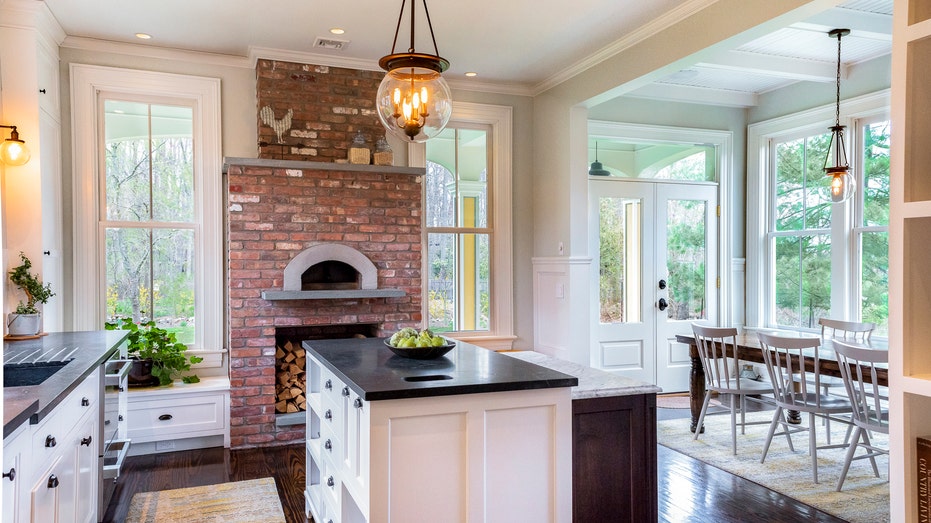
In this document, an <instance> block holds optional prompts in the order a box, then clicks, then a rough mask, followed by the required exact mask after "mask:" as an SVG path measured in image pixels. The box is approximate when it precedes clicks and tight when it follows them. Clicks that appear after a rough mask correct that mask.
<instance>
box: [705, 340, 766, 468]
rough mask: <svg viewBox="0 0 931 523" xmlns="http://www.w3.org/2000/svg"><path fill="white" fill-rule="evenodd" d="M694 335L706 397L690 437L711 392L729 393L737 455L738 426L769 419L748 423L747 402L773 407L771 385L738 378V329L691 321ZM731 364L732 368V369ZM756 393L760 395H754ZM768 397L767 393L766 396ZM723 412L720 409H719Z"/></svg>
mask: <svg viewBox="0 0 931 523" xmlns="http://www.w3.org/2000/svg"><path fill="white" fill-rule="evenodd" d="M692 332H693V333H694V334H695V344H696V345H697V347H698V355H699V357H700V358H701V364H702V368H703V369H704V371H705V398H704V401H703V402H702V406H701V414H699V415H698V424H697V425H696V429H695V436H694V438H693V439H698V435H699V434H700V433H701V427H702V426H703V423H704V421H705V416H706V415H707V414H708V406H709V405H710V403H711V396H712V395H714V394H719V395H724V394H726V395H728V400H729V402H728V410H729V411H730V415H731V450H732V451H733V453H734V454H735V455H736V454H737V426H738V425H739V426H740V433H741V434H744V433H745V431H746V426H747V425H759V424H764V423H769V422H768V421H762V422H761V421H756V422H747V419H746V412H747V401H753V402H757V403H760V404H768V405H769V406H774V405H775V402H774V400H773V398H772V397H771V396H772V394H773V386H772V385H770V384H769V383H766V382H762V381H755V380H752V379H749V378H741V377H740V372H738V371H737V370H735V369H736V365H737V329H734V328H728V327H708V326H704V325H696V324H694V323H693V324H692ZM732 365H733V366H734V369H732ZM756 396H759V397H756ZM767 396H770V397H769V398H767ZM738 411H739V412H740V421H739V422H738V421H737V412H738ZM722 414H723V412H722Z"/></svg>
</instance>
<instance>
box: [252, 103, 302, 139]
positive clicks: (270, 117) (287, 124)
mask: <svg viewBox="0 0 931 523" xmlns="http://www.w3.org/2000/svg"><path fill="white" fill-rule="evenodd" d="M292 116H294V110H293V109H288V114H286V115H284V116H283V117H282V118H281V119H280V120H278V119H275V111H274V110H272V108H271V106H268V105H266V106H265V107H263V108H262V110H261V111H259V117H260V118H261V119H262V123H264V124H265V125H267V126H269V127H271V128H272V129H274V131H275V133H276V134H277V135H278V143H284V142H283V141H282V140H281V135H282V134H284V133H285V131H287V130H288V129H290V128H291V117H292Z"/></svg>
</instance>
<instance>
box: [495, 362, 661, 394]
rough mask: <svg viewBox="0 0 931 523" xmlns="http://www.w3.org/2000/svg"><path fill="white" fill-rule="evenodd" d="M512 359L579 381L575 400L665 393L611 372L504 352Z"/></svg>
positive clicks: (651, 385)
mask: <svg viewBox="0 0 931 523" xmlns="http://www.w3.org/2000/svg"><path fill="white" fill-rule="evenodd" d="M502 354H506V355H508V356H510V357H512V358H517V359H520V360H523V361H529V362H531V363H534V364H536V365H540V366H542V367H547V368H550V369H553V370H557V371H559V372H563V373H565V374H568V375H570V376H575V377H576V378H578V379H579V384H578V385H577V386H575V387H572V399H574V400H576V399H588V398H604V397H610V396H632V395H635V394H655V393H659V392H662V391H663V389H661V388H659V387H657V386H656V385H653V384H651V383H647V382H644V381H637V380H634V379H630V378H625V377H623V376H615V375H614V374H611V373H610V372H605V371H603V370H599V369H593V368H591V367H586V366H584V365H579V364H578V363H573V362H571V361H566V360H560V359H556V358H551V357H549V356H547V355H546V354H542V353H540V352H533V351H516V352H504V353H502Z"/></svg>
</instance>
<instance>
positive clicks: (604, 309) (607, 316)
mask: <svg viewBox="0 0 931 523" xmlns="http://www.w3.org/2000/svg"><path fill="white" fill-rule="evenodd" d="M598 204H599V213H598V216H599V222H600V223H599V228H598V231H599V232H598V234H599V241H600V250H601V256H600V264H601V266H600V267H599V282H600V284H599V296H600V299H599V302H600V316H601V323H634V322H639V321H640V318H641V310H640V302H641V300H640V296H641V290H640V273H641V269H640V263H641V260H642V256H641V246H640V239H641V213H642V202H641V200H639V199H629V198H599V200H598Z"/></svg>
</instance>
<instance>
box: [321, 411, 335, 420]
mask: <svg viewBox="0 0 931 523" xmlns="http://www.w3.org/2000/svg"><path fill="white" fill-rule="evenodd" d="M323 417H324V418H326V419H328V420H332V419H333V411H331V410H330V409H326V412H324V413H323Z"/></svg>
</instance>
